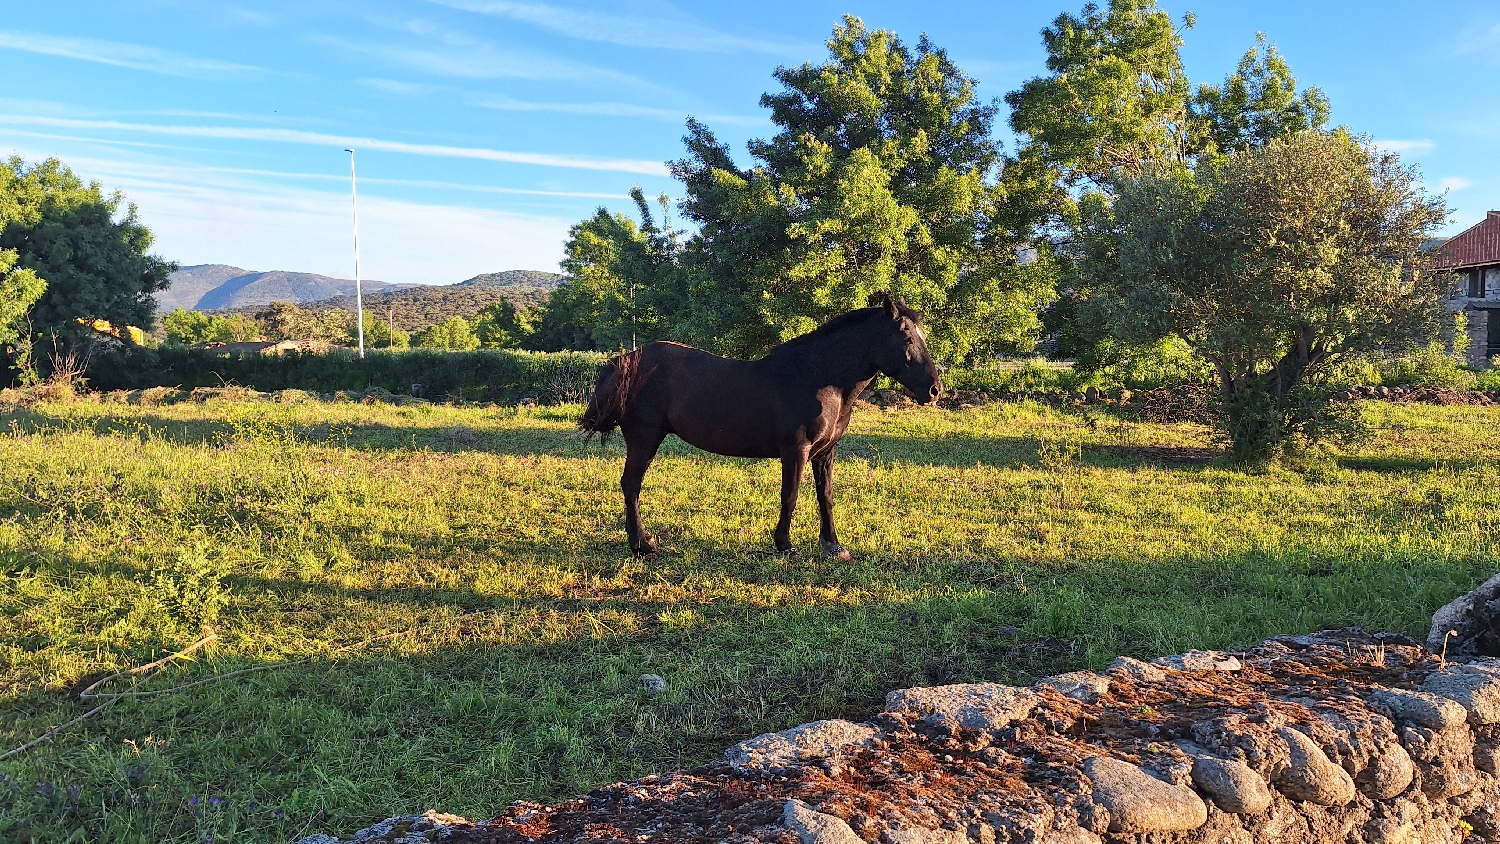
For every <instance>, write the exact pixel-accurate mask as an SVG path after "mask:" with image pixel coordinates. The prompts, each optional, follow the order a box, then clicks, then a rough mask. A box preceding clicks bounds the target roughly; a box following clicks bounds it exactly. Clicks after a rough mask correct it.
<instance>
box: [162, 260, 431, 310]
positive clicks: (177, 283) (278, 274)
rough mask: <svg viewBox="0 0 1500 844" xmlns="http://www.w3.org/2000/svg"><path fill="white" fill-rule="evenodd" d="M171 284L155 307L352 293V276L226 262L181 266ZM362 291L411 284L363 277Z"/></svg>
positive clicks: (251, 303) (261, 303) (221, 304)
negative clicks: (250, 267) (264, 269)
mask: <svg viewBox="0 0 1500 844" xmlns="http://www.w3.org/2000/svg"><path fill="white" fill-rule="evenodd" d="M168 280H169V281H170V282H171V287H169V288H167V289H166V290H163V291H161V292H159V293H157V294H156V305H157V308H158V309H159V310H163V311H170V310H173V309H175V308H183V309H185V310H197V311H208V310H217V309H221V308H244V307H254V306H260V307H264V306H266V305H269V304H271V303H272V302H297V303H299V304H300V303H303V302H316V301H318V300H319V299H330V298H332V297H334V296H342V295H345V294H348V295H350V296H352V295H354V280H353V279H348V278H332V277H330V276H326V275H318V274H317V273H298V272H287V271H285V270H271V271H270V272H256V271H255V270H245V269H241V268H239V267H231V266H229V265H228V264H198V265H197V266H192V267H183V268H182V269H180V270H178V271H177V272H175V273H172V274H171V275H170V276H168ZM362 285H363V287H364V290H365V293H366V294H370V293H379V292H381V291H383V290H391V289H395V288H402V287H416V286H417V285H413V284H387V283H385V282H383V281H374V280H371V279H365V280H364V281H363V282H362Z"/></svg>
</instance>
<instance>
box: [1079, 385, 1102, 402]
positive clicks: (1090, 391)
mask: <svg viewBox="0 0 1500 844" xmlns="http://www.w3.org/2000/svg"><path fill="white" fill-rule="evenodd" d="M1100 395H1101V393H1100V392H1099V388H1098V387H1087V388H1085V389H1084V391H1083V400H1084V401H1086V402H1088V403H1089V404H1093V403H1094V402H1096V401H1098V400H1099V396H1100Z"/></svg>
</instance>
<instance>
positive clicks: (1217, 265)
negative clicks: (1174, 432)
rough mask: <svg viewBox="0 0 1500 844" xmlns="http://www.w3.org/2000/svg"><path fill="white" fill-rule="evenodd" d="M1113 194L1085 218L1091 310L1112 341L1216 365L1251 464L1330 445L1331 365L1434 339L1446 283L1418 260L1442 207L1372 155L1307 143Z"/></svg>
mask: <svg viewBox="0 0 1500 844" xmlns="http://www.w3.org/2000/svg"><path fill="white" fill-rule="evenodd" d="M1113 192H1114V193H1115V194H1116V196H1117V198H1116V201H1115V202H1114V203H1113V204H1112V205H1111V204H1106V203H1104V202H1092V203H1089V204H1087V205H1086V207H1085V220H1084V230H1085V232H1086V238H1085V242H1084V243H1085V247H1086V248H1085V253H1084V257H1083V259H1082V261H1081V262H1080V271H1081V274H1082V275H1083V276H1084V277H1085V278H1086V280H1087V282H1088V283H1089V285H1090V286H1091V289H1092V290H1093V291H1094V295H1093V297H1092V305H1093V307H1095V308H1096V309H1098V312H1100V313H1101V314H1102V315H1103V316H1104V317H1106V319H1107V322H1108V324H1110V325H1111V326H1113V329H1114V333H1115V335H1116V336H1119V337H1121V338H1123V339H1126V340H1128V341H1131V342H1135V343H1147V342H1154V341H1157V340H1159V339H1161V338H1163V337H1166V336H1169V335H1173V334H1175V335H1177V336H1180V337H1182V338H1184V339H1185V340H1186V341H1187V342H1188V343H1189V344H1190V345H1191V346H1192V348H1193V349H1194V351H1196V352H1197V353H1198V354H1199V355H1201V356H1202V357H1203V358H1205V359H1206V360H1207V361H1209V363H1210V364H1212V365H1213V367H1214V370H1215V374H1216V376H1217V379H1218V382H1219V386H1220V389H1221V391H1222V394H1223V400H1224V404H1225V410H1226V415H1227V418H1228V423H1227V424H1228V429H1227V434H1228V436H1229V438H1230V440H1231V443H1232V446H1233V450H1234V453H1235V454H1236V456H1237V457H1239V458H1240V459H1242V460H1246V461H1252V462H1256V461H1262V460H1265V459H1267V458H1269V457H1270V456H1272V455H1273V454H1274V453H1275V452H1276V450H1277V449H1278V448H1279V447H1281V446H1282V445H1283V444H1285V443H1287V442H1288V441H1289V440H1292V439H1293V438H1296V437H1299V436H1305V437H1308V438H1316V437H1317V436H1318V435H1319V434H1320V426H1321V425H1323V423H1325V422H1326V421H1327V409H1328V408H1327V402H1326V396H1323V395H1321V394H1320V391H1319V390H1318V385H1317V383H1316V382H1317V379H1318V378H1319V377H1320V376H1322V375H1325V374H1327V373H1328V372H1329V371H1330V369H1331V368H1332V367H1333V366H1334V365H1335V364H1337V363H1339V362H1342V361H1345V360H1348V359H1350V358H1353V357H1358V356H1360V355H1365V354H1368V353H1371V352H1375V351H1379V350H1386V349H1395V348H1400V347H1402V346H1409V345H1411V344H1414V343H1419V342H1422V341H1424V340H1426V339H1428V338H1430V337H1431V336H1433V333H1434V332H1435V331H1436V329H1437V319H1438V315H1439V314H1440V312H1441V309H1440V306H1439V304H1440V301H1441V298H1442V296H1443V295H1444V292H1445V290H1446V286H1445V285H1446V281H1445V279H1444V277H1442V276H1440V275H1438V274H1436V273H1433V272H1428V271H1427V270H1426V264H1425V259H1424V255H1423V253H1422V251H1421V246H1422V243H1423V240H1424V239H1425V238H1426V237H1428V236H1429V235H1430V233H1431V231H1432V230H1433V229H1434V228H1436V227H1437V226H1438V225H1440V224H1441V223H1442V222H1444V220H1445V218H1446V214H1447V212H1446V209H1445V207H1444V203H1443V200H1442V199H1441V198H1434V197H1430V196H1428V195H1426V194H1425V193H1424V191H1423V189H1422V186H1421V182H1420V179H1419V177H1418V175H1417V173H1416V172H1415V171H1414V169H1412V168H1407V167H1404V166H1403V165H1402V164H1401V161H1400V159H1399V158H1398V157H1397V156H1396V155H1394V154H1392V153H1385V152H1381V151H1379V150H1377V149H1375V148H1374V147H1373V146H1371V145H1370V144H1369V143H1368V142H1367V141H1362V140H1359V139H1356V138H1352V137H1350V136H1349V135H1348V134H1347V133H1343V132H1336V133H1323V132H1314V131H1304V132H1300V133H1298V134H1295V135H1292V136H1290V137H1285V138H1278V139H1274V140H1271V141H1270V142H1268V143H1267V144H1265V145H1264V146H1261V147H1251V148H1247V149H1244V150H1242V151H1239V152H1235V153H1232V154H1230V155H1228V156H1225V157H1212V158H1210V157H1205V158H1203V159H1200V161H1199V162H1198V164H1197V165H1196V167H1195V168H1194V169H1193V170H1192V171H1189V172H1184V171H1165V172H1160V173H1150V172H1148V173H1146V174H1144V175H1142V176H1140V177H1138V178H1135V179H1122V180H1120V181H1118V182H1117V183H1116V184H1115V185H1114V190H1113Z"/></svg>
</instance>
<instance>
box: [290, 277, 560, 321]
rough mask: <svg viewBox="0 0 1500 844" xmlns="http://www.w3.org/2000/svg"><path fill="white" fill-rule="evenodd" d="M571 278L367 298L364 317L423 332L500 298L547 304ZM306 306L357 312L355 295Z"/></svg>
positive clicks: (497, 280) (487, 280)
mask: <svg viewBox="0 0 1500 844" xmlns="http://www.w3.org/2000/svg"><path fill="white" fill-rule="evenodd" d="M565 278H567V277H566V276H563V275H558V274H557V273H544V272H539V271H536V270H507V271H505V272H499V273H485V274H484V275H477V276H474V277H473V278H471V279H467V280H465V281H460V282H458V283H457V284H431V285H426V284H424V285H420V286H414V287H405V288H402V289H400V290H386V291H383V292H380V293H376V294H373V295H371V294H368V293H367V294H365V313H366V314H367V315H368V316H370V317H373V318H374V319H378V320H380V321H381V322H389V323H391V324H393V325H394V326H395V327H397V328H399V329H401V330H402V331H421V330H422V329H424V328H426V327H428V326H429V325H437V324H438V323H440V322H443V321H444V320H447V319H450V318H452V317H456V316H461V317H463V318H464V319H473V318H474V316H475V315H477V314H478V313H479V312H480V311H482V310H484V309H485V308H486V307H487V306H489V305H493V304H494V303H496V302H499V301H500V300H502V299H509V300H510V301H511V302H512V303H514V304H516V305H520V306H522V307H531V306H534V305H539V304H541V303H543V302H545V301H547V294H549V293H551V292H552V290H553V288H555V287H557V285H558V284H560V283H561V282H562V281H563V279H565ZM303 307H305V308H308V309H310V310H318V311H322V310H327V309H329V308H343V309H344V310H347V311H352V310H354V297H353V296H338V297H335V298H331V299H324V300H322V301H320V302H310V303H308V304H306V305H304V306H303Z"/></svg>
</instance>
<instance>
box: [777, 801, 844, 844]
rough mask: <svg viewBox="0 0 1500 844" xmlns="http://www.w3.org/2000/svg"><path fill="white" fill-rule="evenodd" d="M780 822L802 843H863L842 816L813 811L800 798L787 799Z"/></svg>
mask: <svg viewBox="0 0 1500 844" xmlns="http://www.w3.org/2000/svg"><path fill="white" fill-rule="evenodd" d="M781 823H782V824H783V825H784V826H786V828H787V829H790V830H791V831H792V832H795V833H796V834H797V837H798V838H799V839H801V841H802V844H865V840H864V839H863V838H860V837H859V836H858V835H855V834H854V830H852V829H850V828H849V824H847V823H845V822H844V820H843V818H838V817H834V816H833V815H825V814H823V813H822V812H818V811H815V810H814V809H813V808H812V807H811V806H809V805H807V804H806V803H803V802H802V801H801V800H788V801H787V802H786V807H785V808H784V809H783V810H782V813H781Z"/></svg>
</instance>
